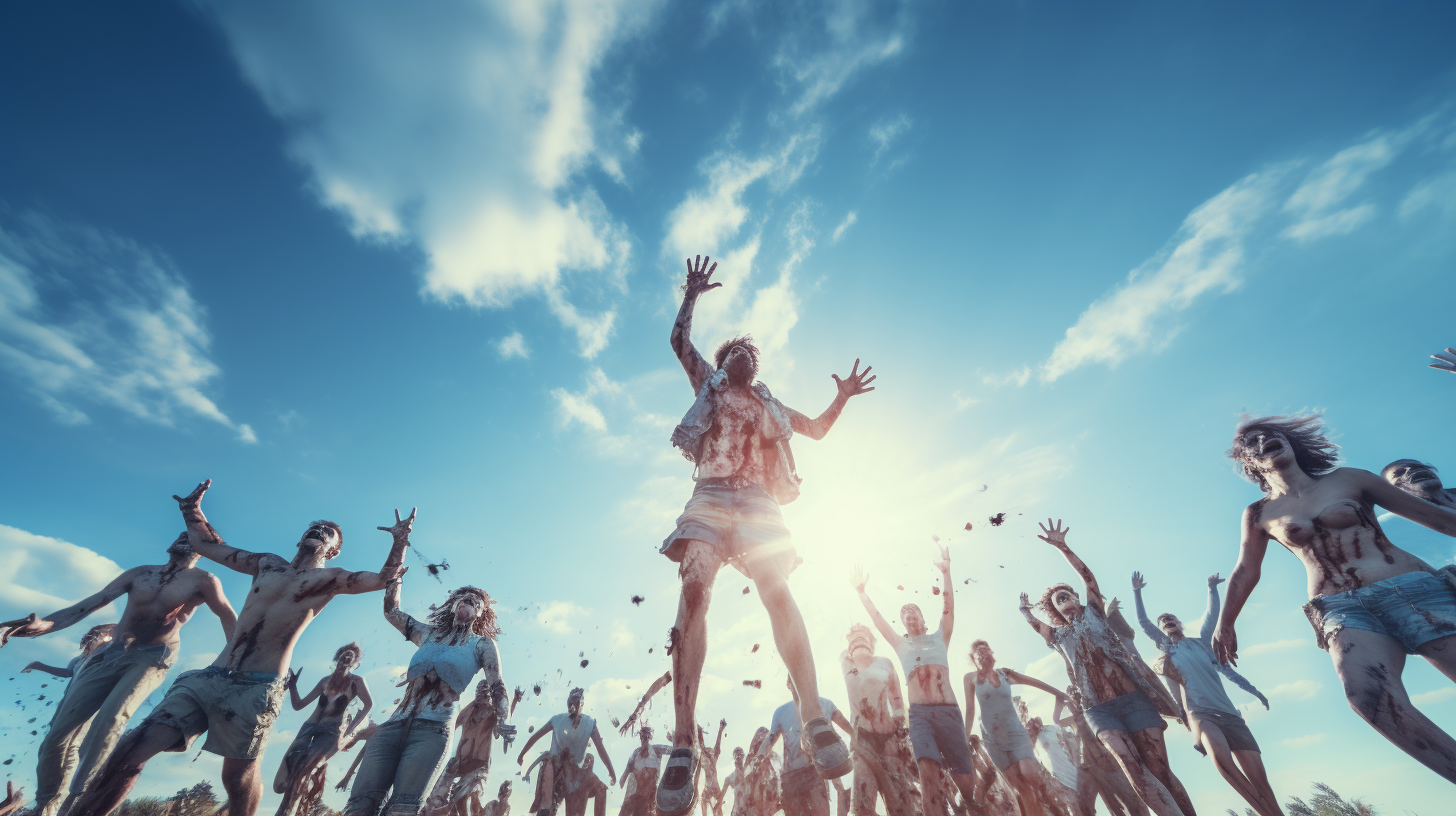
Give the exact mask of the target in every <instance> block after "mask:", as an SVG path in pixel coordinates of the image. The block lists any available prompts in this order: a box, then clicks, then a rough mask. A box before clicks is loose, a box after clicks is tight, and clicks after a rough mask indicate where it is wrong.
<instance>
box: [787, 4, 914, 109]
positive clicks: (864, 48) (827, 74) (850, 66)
mask: <svg viewBox="0 0 1456 816" xmlns="http://www.w3.org/2000/svg"><path fill="white" fill-rule="evenodd" d="M820 6H821V8H822V11H820V12H819V13H818V14H815V15H813V16H812V17H810V19H812V20H815V21H816V22H817V21H820V20H822V25H807V26H801V27H797V28H796V29H794V30H793V31H792V33H791V34H789V35H788V36H786V37H785V38H784V40H783V42H782V44H781V45H780V48H779V54H778V57H777V59H776V60H775V64H776V65H777V66H778V67H779V68H780V69H781V70H782V71H783V73H784V74H785V75H786V77H787V78H788V79H789V80H790V81H791V82H792V83H793V85H794V86H795V87H796V88H797V89H798V98H797V99H796V100H795V101H794V102H793V104H792V106H791V110H792V111H793V112H794V113H796V114H800V113H804V112H805V111H808V110H810V109H812V108H814V107H815V106H816V105H819V104H820V103H822V102H824V101H825V100H827V99H829V98H830V97H832V96H834V95H835V94H836V93H838V92H839V91H840V89H841V88H843V87H844V86H845V84H846V83H848V82H849V81H850V79H851V78H853V77H854V76H855V75H856V74H858V73H859V72H861V71H863V70H865V69H866V68H870V67H873V66H875V65H878V64H880V63H883V62H885V61H887V60H890V59H893V58H894V57H896V56H899V55H900V54H901V53H903V52H904V50H905V47H906V44H907V41H908V39H909V29H910V16H909V11H908V4H906V3H900V4H899V5H898V6H897V7H896V11H895V13H894V14H893V15H892V17H891V18H890V19H889V20H885V19H884V18H883V17H882V16H881V15H880V14H878V13H877V11H878V10H877V9H875V8H873V6H872V4H870V3H865V2H861V0H832V1H831V2H825V3H822V4H820Z"/></svg>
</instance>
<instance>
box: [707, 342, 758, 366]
mask: <svg viewBox="0 0 1456 816" xmlns="http://www.w3.org/2000/svg"><path fill="white" fill-rule="evenodd" d="M736 346H741V347H742V348H743V350H744V351H746V352H748V358H749V359H750V360H752V361H753V369H754V370H755V371H757V370H758V346H755V345H754V344H753V335H751V334H741V335H739V336H737V337H734V338H733V339H731V340H724V341H723V345H721V346H719V347H718V350H717V351H716V352H714V354H713V367H714V368H722V367H723V363H724V361H726V360H727V359H728V352H730V351H732V350H733V349H734V347H736Z"/></svg>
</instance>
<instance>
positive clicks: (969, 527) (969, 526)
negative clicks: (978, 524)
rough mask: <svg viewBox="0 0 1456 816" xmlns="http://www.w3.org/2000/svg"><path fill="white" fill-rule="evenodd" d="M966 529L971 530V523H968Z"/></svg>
mask: <svg viewBox="0 0 1456 816" xmlns="http://www.w3.org/2000/svg"><path fill="white" fill-rule="evenodd" d="M966 529H967V530H969V529H971V523H970V522H969V521H968V522H966Z"/></svg>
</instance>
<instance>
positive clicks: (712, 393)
mask: <svg viewBox="0 0 1456 816" xmlns="http://www.w3.org/2000/svg"><path fill="white" fill-rule="evenodd" d="M727 387H728V375H727V374H725V373H724V372H723V371H722V370H721V369H720V370H718V371H714V372H713V373H712V374H711V375H710V376H709V377H708V378H707V379H706V380H704V381H703V386H702V388H699V389H698V396H697V399H695V400H693V405H692V407H691V408H689V409H688V412H687V413H686V414H685V415H683V418H682V422H680V423H678V426H677V428H675V429H674V430H673V432H672V444H673V446H674V447H676V448H678V449H680V450H681V451H682V454H683V458H685V459H687V460H688V461H689V462H692V463H693V464H694V465H696V464H697V463H698V456H699V455H700V454H701V453H702V449H703V437H705V436H707V434H708V431H709V430H711V429H712V427H713V422H714V419H715V418H716V416H717V413H718V411H717V402H718V394H719V393H720V392H722V391H723V390H724V389H725V388H727ZM750 391H751V393H753V394H754V396H756V397H758V400H759V401H760V402H762V403H763V407H764V412H763V414H764V418H765V419H764V422H763V424H762V427H760V428H759V439H760V443H761V445H762V447H764V448H769V447H772V448H774V449H775V451H776V453H777V456H773V457H768V460H767V461H766V462H765V465H766V466H767V469H768V472H767V479H766V481H767V483H766V484H765V485H763V488H764V489H765V490H767V491H768V492H769V494H770V495H772V496H773V497H774V499H776V500H777V501H778V503H779V504H788V503H789V502H791V501H793V500H794V499H797V498H798V497H799V485H800V483H801V482H803V480H802V479H800V478H799V474H798V472H796V471H795V469H794V453H793V451H792V450H791V449H790V448H789V438H790V437H792V436H793V435H794V428H793V425H792V424H791V422H790V419H789V409H788V408H787V407H785V406H784V404H783V403H782V402H779V401H778V400H776V399H774V397H773V394H771V393H769V390H768V386H767V385H764V384H763V383H761V382H757V383H754V384H753V387H752V388H751V389H750ZM693 475H694V478H697V472H696V469H695V470H694V474H693Z"/></svg>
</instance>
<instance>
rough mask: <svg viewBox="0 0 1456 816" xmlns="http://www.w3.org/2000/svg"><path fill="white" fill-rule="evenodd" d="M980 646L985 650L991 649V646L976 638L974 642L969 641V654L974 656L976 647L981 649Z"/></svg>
mask: <svg viewBox="0 0 1456 816" xmlns="http://www.w3.org/2000/svg"><path fill="white" fill-rule="evenodd" d="M981 646H985V647H986V648H987V649H989V648H991V644H989V643H987V642H986V641H984V640H982V639H980V638H976V639H975V640H973V641H971V652H970V653H971V654H975V653H976V649H977V648H978V647H981Z"/></svg>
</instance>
